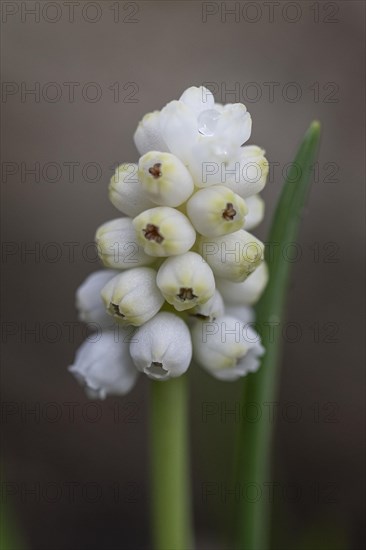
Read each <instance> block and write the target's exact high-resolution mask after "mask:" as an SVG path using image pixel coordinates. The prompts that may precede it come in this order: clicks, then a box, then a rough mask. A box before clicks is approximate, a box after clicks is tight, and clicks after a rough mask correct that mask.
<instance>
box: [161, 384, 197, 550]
mask: <svg viewBox="0 0 366 550" xmlns="http://www.w3.org/2000/svg"><path fill="white" fill-rule="evenodd" d="M187 382H188V379H187V376H186V375H185V376H180V377H179V378H173V379H171V380H168V381H167V382H152V384H151V386H152V407H151V454H152V456H151V461H152V472H151V475H152V511H151V512H152V527H153V540H154V548H155V550H191V549H192V548H193V537H192V534H191V510H190V501H191V494H190V477H189V448H188V398H187V397H188V395H187V394H188V391H187Z"/></svg>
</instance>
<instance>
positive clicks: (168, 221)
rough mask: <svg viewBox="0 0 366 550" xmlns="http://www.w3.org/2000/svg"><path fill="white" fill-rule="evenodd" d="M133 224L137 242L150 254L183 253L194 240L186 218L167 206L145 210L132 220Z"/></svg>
mask: <svg viewBox="0 0 366 550" xmlns="http://www.w3.org/2000/svg"><path fill="white" fill-rule="evenodd" d="M133 226H134V228H135V231H136V235H137V239H138V242H139V244H140V245H141V246H142V247H143V249H144V250H145V252H146V254H150V255H151V256H158V257H165V256H174V255H176V254H184V252H187V251H188V250H189V249H190V248H191V247H192V246H193V244H194V242H195V240H196V232H195V230H194V228H193V227H192V224H191V223H190V221H189V220H188V218H187V217H186V216H185V215H184V214H182V213H181V212H179V210H175V208H170V207H169V206H157V207H156V208H151V209H150V210H145V212H142V214H139V215H138V216H137V217H136V218H135V219H134V220H133Z"/></svg>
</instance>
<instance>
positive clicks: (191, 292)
mask: <svg viewBox="0 0 366 550" xmlns="http://www.w3.org/2000/svg"><path fill="white" fill-rule="evenodd" d="M156 283H157V285H158V287H159V289H160V291H161V293H162V294H163V296H164V298H165V299H166V301H167V302H168V303H169V304H171V305H173V306H174V307H175V309H176V310H177V311H184V310H186V309H191V308H193V307H195V306H197V305H198V304H204V303H205V302H207V300H209V299H210V298H211V297H212V296H213V295H214V292H215V278H214V275H213V273H212V270H211V268H210V267H209V266H208V264H207V263H206V262H204V261H203V259H202V257H201V256H200V255H199V254H196V253H195V252H187V253H186V254H182V255H181V256H174V257H172V258H168V259H167V260H165V262H164V263H163V264H162V265H161V266H160V269H159V271H158V275H157V277H156Z"/></svg>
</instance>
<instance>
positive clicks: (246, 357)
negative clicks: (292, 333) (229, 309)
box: [192, 315, 264, 381]
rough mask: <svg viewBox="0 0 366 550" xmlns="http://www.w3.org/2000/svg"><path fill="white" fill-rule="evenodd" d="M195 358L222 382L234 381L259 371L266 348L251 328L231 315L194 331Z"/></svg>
mask: <svg viewBox="0 0 366 550" xmlns="http://www.w3.org/2000/svg"><path fill="white" fill-rule="evenodd" d="M192 340H193V350H194V352H193V359H194V360H195V361H196V362H197V363H198V364H199V365H200V366H201V367H203V368H204V369H205V370H206V371H208V372H209V373H210V374H212V375H213V376H214V377H215V378H218V379H219V380H228V381H233V380H237V379H238V378H240V377H242V376H245V375H246V374H248V373H249V372H255V371H256V370H257V369H258V367H259V357H260V356H261V355H263V353H264V349H263V347H262V345H261V343H260V338H259V336H258V334H257V333H256V332H255V331H254V329H253V328H252V327H251V326H250V325H246V324H244V323H243V322H242V321H240V320H239V319H236V318H235V317H230V316H228V315H226V316H223V317H219V318H217V319H216V321H214V322H208V321H203V322H200V323H196V324H195V325H194V327H193V329H192Z"/></svg>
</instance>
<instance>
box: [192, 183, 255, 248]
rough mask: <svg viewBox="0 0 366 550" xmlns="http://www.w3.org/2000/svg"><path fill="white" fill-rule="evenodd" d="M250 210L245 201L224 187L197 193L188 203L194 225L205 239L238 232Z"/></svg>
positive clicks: (218, 186)
mask: <svg viewBox="0 0 366 550" xmlns="http://www.w3.org/2000/svg"><path fill="white" fill-rule="evenodd" d="M247 211H248V209H247V207H246V204H245V202H244V200H243V199H242V198H241V197H239V195H236V194H235V193H234V192H233V191H231V189H229V188H228V187H225V186H224V185H214V186H212V187H208V188H206V189H201V190H199V191H197V192H196V193H195V194H194V195H193V196H192V197H191V198H190V199H189V201H188V202H187V214H188V216H189V219H190V220H191V222H192V224H193V225H194V227H195V228H196V230H197V231H198V233H200V234H201V235H204V236H205V237H219V236H221V235H226V234H228V233H233V232H234V231H238V229H241V228H242V227H243V225H244V217H245V215H246V213H247Z"/></svg>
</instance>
